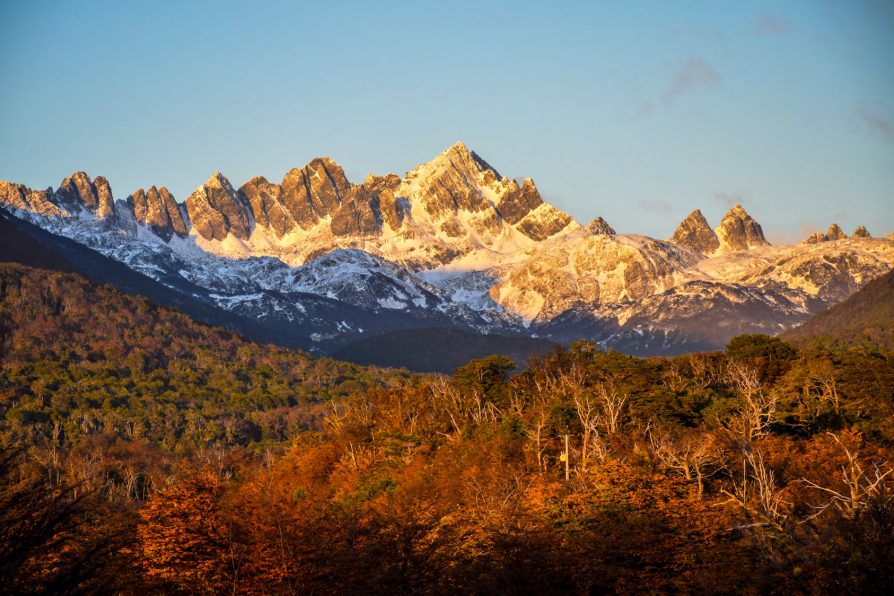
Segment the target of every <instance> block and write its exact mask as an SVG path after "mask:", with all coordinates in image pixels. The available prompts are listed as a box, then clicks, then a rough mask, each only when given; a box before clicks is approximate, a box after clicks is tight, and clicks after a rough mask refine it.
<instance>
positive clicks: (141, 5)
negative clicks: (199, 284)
mask: <svg viewBox="0 0 894 596" xmlns="http://www.w3.org/2000/svg"><path fill="white" fill-rule="evenodd" d="M0 22H3V23H4V34H3V35H2V36H0V75H2V80H3V83H4V85H3V86H4V89H3V93H2V94H0V179H5V180H12V181H17V182H22V183H25V184H28V185H29V186H33V187H46V186H50V185H52V186H56V185H58V184H59V181H60V180H61V179H62V178H63V177H64V176H66V175H68V174H70V173H71V172H73V171H76V170H85V171H87V172H88V173H90V174H91V175H92V176H95V175H99V174H102V175H104V176H106V177H107V178H108V179H109V181H110V182H111V184H112V188H113V191H114V193H115V196H116V197H117V198H123V197H125V196H126V195H127V194H129V193H130V192H131V191H132V190H134V189H135V188H136V187H138V186H143V187H146V186H149V185H152V184H156V185H167V186H168V188H170V189H171V191H172V192H173V193H174V195H175V196H176V197H177V199H178V200H181V201H182V200H184V199H185V198H186V196H187V195H188V194H189V192H190V191H191V190H192V189H193V188H194V187H196V186H197V185H199V184H201V183H202V182H203V181H204V180H205V179H207V178H208V176H210V174H211V173H212V172H213V171H214V170H220V171H222V172H223V173H224V174H226V175H227V176H228V177H229V178H230V180H231V181H232V182H233V183H234V184H236V185H239V184H241V183H242V182H244V181H245V180H247V179H248V178H249V177H251V176H254V175H258V174H260V175H264V176H267V177H268V178H270V179H271V180H280V179H281V178H282V175H283V174H284V173H285V172H286V171H287V170H288V169H290V168H291V167H293V166H296V165H297V166H300V165H303V164H304V163H306V162H307V161H309V160H310V159H311V158H313V157H315V156H318V155H329V156H331V157H332V158H333V159H335V160H336V161H338V162H339V163H341V164H342V166H344V168H345V170H346V172H347V174H348V177H349V178H350V179H351V180H352V181H354V182H360V181H362V179H363V178H364V177H365V176H366V174H367V173H369V172H370V171H375V172H377V173H385V172H388V171H393V172H397V173H400V174H403V173H404V172H405V171H407V170H408V169H410V168H412V167H413V166H414V165H416V164H417V163H420V162H422V161H427V160H428V159H430V158H432V157H434V156H435V155H436V154H438V153H439V152H440V151H442V150H443V149H445V148H446V147H448V146H449V145H451V144H452V143H453V142H454V141H457V140H463V141H464V142H465V143H466V144H467V145H469V146H470V147H471V148H472V149H474V150H475V151H476V152H478V153H479V154H480V155H481V156H482V157H484V158H485V159H487V160H488V161H489V162H490V163H491V164H492V165H493V166H494V167H496V168H497V169H498V170H499V171H500V172H501V173H502V174H503V175H507V176H512V177H519V178H521V177H527V176H530V177H532V178H534V180H535V181H536V182H537V185H538V187H539V188H540V190H541V192H542V194H543V195H544V196H545V197H546V199H547V200H549V201H550V202H552V203H554V204H555V205H557V206H558V207H560V208H562V209H564V210H566V211H568V212H569V213H570V214H572V215H573V216H574V217H575V218H577V219H578V220H579V221H581V222H582V223H585V222H586V221H588V220H590V219H592V218H593V217H595V216H597V215H601V216H603V217H605V219H606V220H608V221H609V223H611V224H612V225H613V226H614V227H615V228H616V229H618V230H619V231H621V232H637V233H644V234H648V235H652V236H657V237H667V236H669V235H670V234H671V233H672V232H673V230H674V228H675V226H676V224H677V223H678V222H679V221H680V220H681V219H682V218H683V217H684V216H685V215H686V214H687V213H688V212H689V211H691V210H692V209H695V208H701V209H702V211H703V212H704V213H705V215H706V216H707V217H708V220H709V221H710V222H711V223H712V224H714V225H716V223H717V222H718V221H719V218H720V216H721V215H722V214H723V212H724V211H725V210H726V209H727V208H729V206H730V205H731V204H733V203H735V202H741V203H743V204H744V205H745V207H746V209H748V210H749V212H750V213H752V215H754V217H755V218H756V219H757V220H758V221H760V222H761V223H762V224H763V227H764V230H765V232H767V233H768V235H769V236H770V237H771V239H773V240H776V241H777V242H778V241H782V240H788V241H792V240H796V239H799V238H800V237H803V236H804V235H806V233H807V231H808V230H809V229H816V228H819V227H821V228H823V229H825V228H826V227H827V226H828V225H829V223H831V222H832V221H837V222H838V223H840V224H841V225H842V226H843V227H844V228H845V230H846V231H847V232H850V231H852V230H853V228H854V227H856V226H857V225H859V224H865V225H867V226H868V228H869V230H870V231H871V232H872V233H873V234H874V235H883V234H884V235H886V234H888V233H889V232H891V231H892V230H894V74H892V73H894V2H892V0H878V1H868V0H867V1H859V0H812V1H804V2H799V1H796V0H792V1H788V2H748V1H738V2H732V1H730V2H726V1H709V0H702V1H692V2H684V1H674V2H667V1H651V2H640V1H629V2H620V1H619V2H596V1H590V2H561V1H556V2H521V1H513V2H463V1H452V2H409V1H407V2H372V1H367V2H338V1H330V2H325V3H323V2H320V3H309V2H305V3H296V2H272V1H262V0H256V1H248V0H246V1H242V2H199V1H195V2H148V1H147V2H121V1H117V2H75V1H68V2H40V3H38V2H34V1H21V2H17V1H9V0H7V1H4V2H2V3H0Z"/></svg>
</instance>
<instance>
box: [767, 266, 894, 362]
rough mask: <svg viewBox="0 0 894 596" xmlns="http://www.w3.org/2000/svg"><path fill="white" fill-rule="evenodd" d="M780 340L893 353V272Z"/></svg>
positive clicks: (786, 333)
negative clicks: (863, 347) (849, 346)
mask: <svg viewBox="0 0 894 596" xmlns="http://www.w3.org/2000/svg"><path fill="white" fill-rule="evenodd" d="M783 335H784V337H785V338H787V339H789V340H792V341H796V342H799V343H805V342H809V341H811V340H812V341H814V342H819V343H824V344H827V345H829V344H831V345H838V346H846V345H860V346H866V347H868V348H870V349H873V348H874V349H885V350H894V271H889V272H888V273H886V274H885V275H882V276H881V277H879V278H877V279H874V280H872V281H871V282H869V283H868V284H866V285H865V286H863V287H862V288H861V289H860V290H859V291H858V292H856V293H855V294H854V295H853V296H851V297H850V298H848V299H847V300H845V301H844V302H840V303H838V304H836V305H835V306H833V307H831V308H829V309H827V310H824V311H822V312H820V313H818V314H817V315H815V316H814V317H813V318H811V319H810V320H809V321H807V322H806V323H804V324H803V325H801V326H799V327H795V328H794V329H791V330H789V331H787V332H785V333H784V334H783Z"/></svg>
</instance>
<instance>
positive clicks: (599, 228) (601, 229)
mask: <svg viewBox="0 0 894 596" xmlns="http://www.w3.org/2000/svg"><path fill="white" fill-rule="evenodd" d="M587 231H588V232H590V233H591V234H594V235H600V234H601V235H604V236H614V235H615V229H614V228H613V227H611V226H610V225H608V222H607V221H605V220H604V219H602V218H601V217H597V218H596V219H594V220H593V221H591V222H590V223H588V224H587Z"/></svg>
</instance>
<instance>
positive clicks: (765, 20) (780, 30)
mask: <svg viewBox="0 0 894 596" xmlns="http://www.w3.org/2000/svg"><path fill="white" fill-rule="evenodd" d="M757 26H758V29H760V30H761V32H763V33H772V34H774V35H785V34H786V33H788V32H789V31H791V30H792V22H791V21H789V20H786V19H781V18H779V17H777V16H775V15H772V14H770V13H767V14H765V15H764V16H762V17H761V18H760V20H758V22H757Z"/></svg>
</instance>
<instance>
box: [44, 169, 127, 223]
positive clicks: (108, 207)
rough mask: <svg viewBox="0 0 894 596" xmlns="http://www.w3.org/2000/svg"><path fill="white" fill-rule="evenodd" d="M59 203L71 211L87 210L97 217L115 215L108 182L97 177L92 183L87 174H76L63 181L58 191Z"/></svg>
mask: <svg viewBox="0 0 894 596" xmlns="http://www.w3.org/2000/svg"><path fill="white" fill-rule="evenodd" d="M56 196H57V197H58V198H59V201H60V202H61V203H62V204H63V205H65V206H66V207H69V208H70V209H69V210H70V211H76V210H77V209H78V208H81V207H83V208H85V209H87V211H90V212H91V213H95V214H96V215H97V217H100V218H103V217H109V216H111V215H114V213H115V204H114V200H113V199H112V188H111V187H110V186H109V182H108V180H106V179H105V178H103V177H102V176H97V177H96V178H94V179H93V180H92V181H91V180H90V176H88V175H87V173H86V172H75V173H74V174H72V175H71V176H69V177H68V178H65V179H63V180H62V183H61V184H60V185H59V188H58V189H57V190H56Z"/></svg>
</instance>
